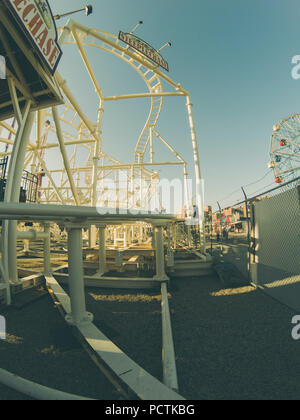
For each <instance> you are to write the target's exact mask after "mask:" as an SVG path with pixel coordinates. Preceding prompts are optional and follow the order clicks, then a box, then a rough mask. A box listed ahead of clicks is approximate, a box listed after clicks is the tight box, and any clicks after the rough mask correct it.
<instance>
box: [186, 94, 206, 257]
mask: <svg viewBox="0 0 300 420" xmlns="http://www.w3.org/2000/svg"><path fill="white" fill-rule="evenodd" d="M186 106H187V110H188V116H189V123H190V128H191V136H192V144H193V151H194V163H195V175H196V200H197V201H196V204H197V207H198V218H199V228H200V243H201V252H202V254H203V255H206V243H205V232H204V193H203V188H202V179H201V170H200V159H199V151H198V144H197V136H196V128H195V122H194V114H193V104H192V102H191V98H190V96H189V95H187V103H186Z"/></svg>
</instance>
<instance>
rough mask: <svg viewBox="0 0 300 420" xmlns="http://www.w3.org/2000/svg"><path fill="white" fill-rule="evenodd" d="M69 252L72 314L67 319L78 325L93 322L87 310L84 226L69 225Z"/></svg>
mask: <svg viewBox="0 0 300 420" xmlns="http://www.w3.org/2000/svg"><path fill="white" fill-rule="evenodd" d="M68 253H69V287H70V299H71V314H68V315H67V316H66V321H67V322H68V323H69V324H71V325H77V326H78V325H80V324H82V323H86V322H92V320H93V315H92V314H90V313H88V312H87V311H86V302H85V290H84V272H83V253H82V226H69V227H68Z"/></svg>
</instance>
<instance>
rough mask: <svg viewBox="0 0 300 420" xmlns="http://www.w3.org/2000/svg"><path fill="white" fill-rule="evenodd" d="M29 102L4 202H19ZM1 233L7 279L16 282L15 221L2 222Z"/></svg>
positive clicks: (30, 116) (30, 120)
mask: <svg viewBox="0 0 300 420" xmlns="http://www.w3.org/2000/svg"><path fill="white" fill-rule="evenodd" d="M30 106H31V102H28V103H27V104H26V106H25V109H24V112H23V120H22V121H21V124H20V126H19V128H18V131H17V136H16V139H15V143H14V148H13V153H12V156H11V159H10V165H9V172H8V176H7V185H6V191H5V198H4V201H5V202H6V203H19V199H20V186H21V179H22V173H23V165H24V159H25V154H26V148H27V145H28V142H29V136H30V132H31V129H32V125H33V122H34V114H33V113H30ZM2 234H3V235H4V244H5V245H4V248H3V259H4V266H5V271H6V273H7V274H8V279H7V281H9V282H11V283H12V284H18V283H19V279H18V268H17V221H14V220H12V221H5V222H3V229H2Z"/></svg>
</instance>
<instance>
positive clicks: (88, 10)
mask: <svg viewBox="0 0 300 420" xmlns="http://www.w3.org/2000/svg"><path fill="white" fill-rule="evenodd" d="M78 12H85V14H86V16H89V15H91V14H92V13H93V6H92V5H90V4H89V5H88V6H85V7H83V8H82V9H78V10H73V11H72V12H67V13H63V14H62V15H55V16H53V18H54V19H55V20H59V19H61V18H63V17H65V16H70V15H73V14H74V13H78Z"/></svg>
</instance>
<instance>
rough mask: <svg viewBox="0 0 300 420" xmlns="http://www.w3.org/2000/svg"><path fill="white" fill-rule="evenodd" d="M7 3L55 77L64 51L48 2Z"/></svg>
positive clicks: (37, 0) (31, 0) (41, 0)
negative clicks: (58, 38) (59, 41)
mask: <svg viewBox="0 0 300 420" xmlns="http://www.w3.org/2000/svg"><path fill="white" fill-rule="evenodd" d="M7 2H8V5H9V8H10V9H11V10H12V11H13V13H14V14H15V15H16V16H17V18H18V21H19V22H20V23H21V25H22V26H23V28H24V29H25V32H26V34H27V35H28V37H29V39H30V40H31V41H32V42H33V44H34V46H35V49H36V50H37V52H38V53H39V55H40V57H41V58H42V60H43V61H44V63H45V64H46V65H47V67H48V69H49V70H50V72H51V74H52V75H53V74H54V73H55V70H56V68H57V66H58V63H59V61H60V59H61V56H62V51H61V48H60V46H59V45H58V43H57V29H56V25H55V21H54V19H53V14H52V11H51V9H50V6H49V4H48V1H47V0H7Z"/></svg>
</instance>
